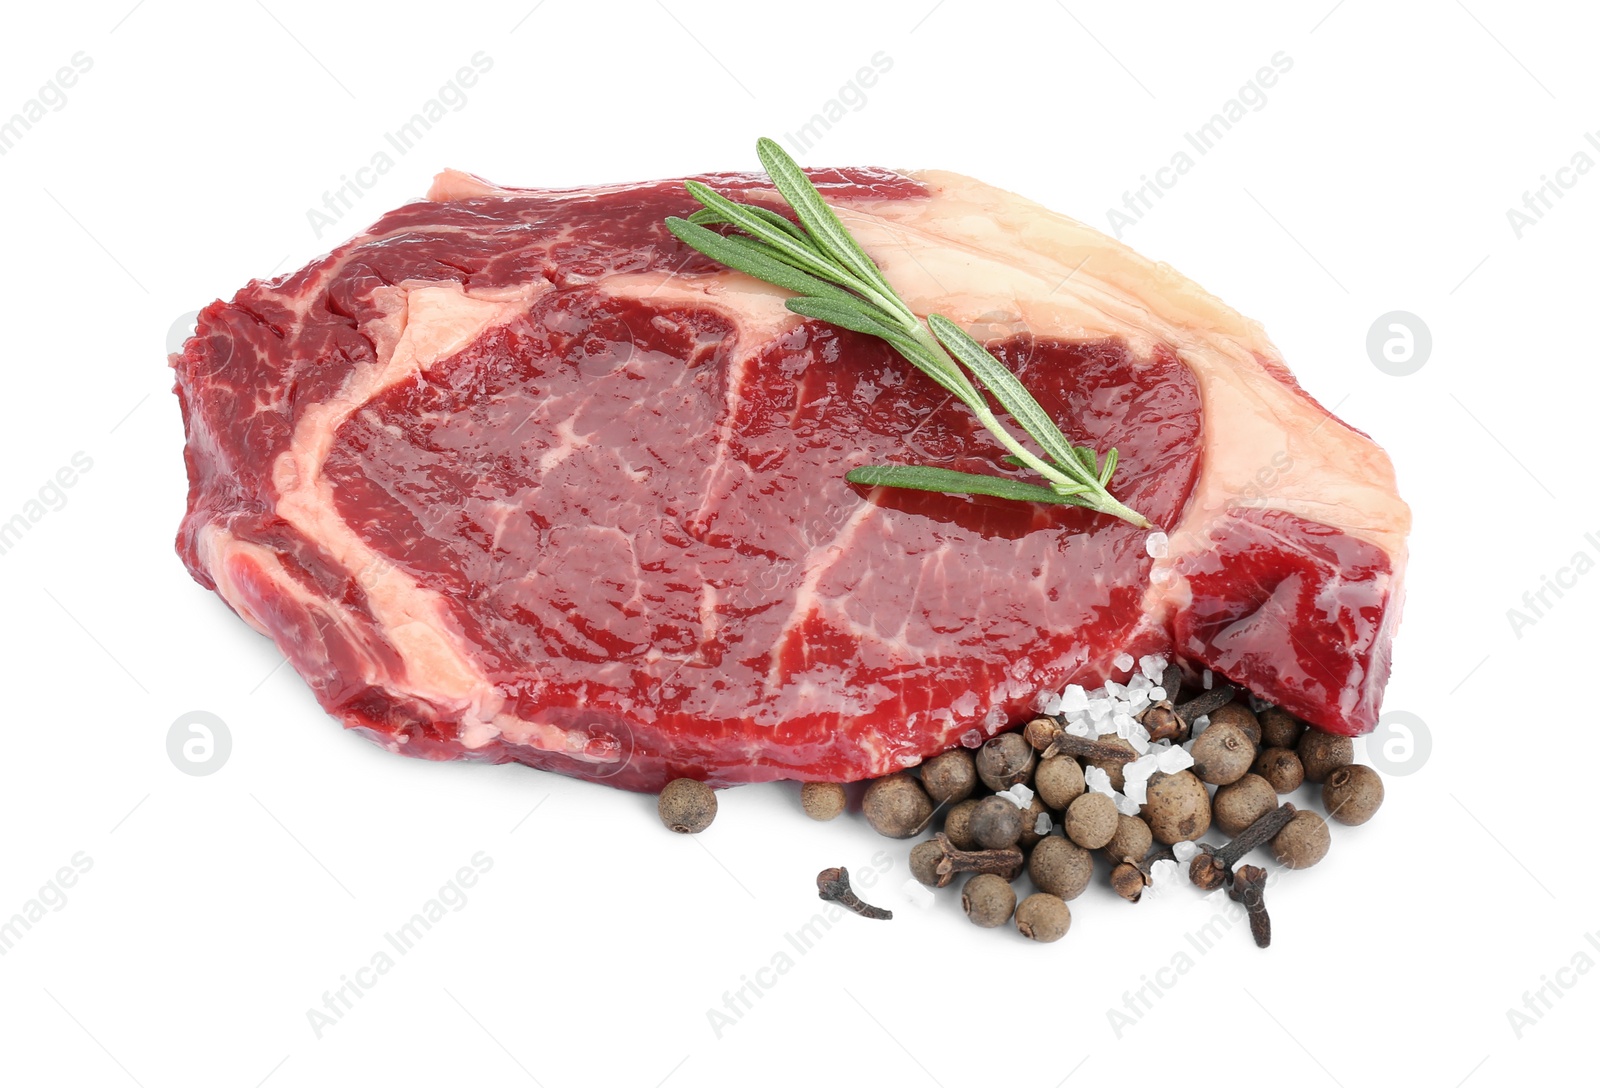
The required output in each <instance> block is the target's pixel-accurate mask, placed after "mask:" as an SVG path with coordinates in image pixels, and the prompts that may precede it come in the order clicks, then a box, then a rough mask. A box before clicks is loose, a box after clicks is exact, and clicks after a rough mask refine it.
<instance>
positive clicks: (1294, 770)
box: [1250, 748, 1306, 793]
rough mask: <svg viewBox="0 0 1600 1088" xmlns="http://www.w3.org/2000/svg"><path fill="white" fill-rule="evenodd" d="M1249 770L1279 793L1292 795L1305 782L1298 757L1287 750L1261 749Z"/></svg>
mask: <svg viewBox="0 0 1600 1088" xmlns="http://www.w3.org/2000/svg"><path fill="white" fill-rule="evenodd" d="M1250 770H1251V771H1253V772H1254V773H1256V774H1258V775H1260V776H1261V777H1262V778H1265V779H1266V780H1267V781H1268V782H1270V783H1272V788H1273V789H1275V790H1277V791H1278V792H1279V793H1293V792H1294V791H1295V790H1297V789H1299V788H1300V784H1301V783H1302V782H1304V781H1305V780H1306V771H1305V768H1304V767H1302V766H1301V765H1300V757H1299V756H1297V755H1295V754H1294V752H1292V751H1291V750H1289V749H1288V748H1263V749H1261V754H1260V755H1258V756H1256V761H1255V763H1253V764H1251V766H1250Z"/></svg>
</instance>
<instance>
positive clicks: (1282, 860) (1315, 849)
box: [1272, 809, 1333, 869]
mask: <svg viewBox="0 0 1600 1088" xmlns="http://www.w3.org/2000/svg"><path fill="white" fill-rule="evenodd" d="M1332 841H1333V840H1332V838H1331V836H1329V834H1328V822H1327V821H1326V820H1324V819H1323V818H1322V817H1321V816H1318V815H1317V814H1316V813H1315V812H1312V811H1310V810H1309V809H1301V810H1300V811H1299V812H1296V813H1295V814H1294V815H1293V816H1292V817H1290V819H1289V822H1288V823H1287V824H1285V825H1284V826H1283V830H1282V831H1280V832H1278V833H1277V835H1275V836H1274V837H1273V839H1272V856H1273V857H1275V858H1277V859H1278V863H1279V864H1280V865H1282V866H1284V868H1286V869H1309V868H1311V867H1312V866H1313V865H1315V864H1316V863H1317V862H1319V861H1321V860H1322V859H1323V858H1324V857H1326V856H1327V854H1328V846H1329V845H1330V844H1331V843H1332Z"/></svg>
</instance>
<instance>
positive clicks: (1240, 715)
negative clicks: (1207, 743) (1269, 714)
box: [1201, 702, 1261, 746]
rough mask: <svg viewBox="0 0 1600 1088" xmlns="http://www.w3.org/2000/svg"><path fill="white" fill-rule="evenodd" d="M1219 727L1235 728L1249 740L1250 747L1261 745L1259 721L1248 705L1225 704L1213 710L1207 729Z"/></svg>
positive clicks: (1237, 703)
mask: <svg viewBox="0 0 1600 1088" xmlns="http://www.w3.org/2000/svg"><path fill="white" fill-rule="evenodd" d="M1219 725H1233V726H1237V727H1238V728H1239V730H1240V731H1241V732H1242V733H1244V735H1245V736H1246V737H1248V738H1249V739H1250V743H1251V745H1252V746H1254V745H1257V744H1260V743H1261V720H1260V719H1259V718H1257V717H1256V713H1255V711H1253V710H1251V709H1250V706H1249V704H1248V703H1240V702H1233V703H1227V704H1226V705H1224V706H1219V707H1218V708H1217V709H1215V710H1213V711H1212V712H1211V725H1210V727H1209V728H1213V729H1214V728H1216V727H1217V726H1219ZM1204 735H1205V734H1204V733H1202V734H1201V736H1204Z"/></svg>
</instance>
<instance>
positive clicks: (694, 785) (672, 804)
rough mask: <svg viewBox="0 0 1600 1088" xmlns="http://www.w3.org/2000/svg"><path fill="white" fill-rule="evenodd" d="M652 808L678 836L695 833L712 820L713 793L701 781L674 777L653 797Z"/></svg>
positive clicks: (715, 803)
mask: <svg viewBox="0 0 1600 1088" xmlns="http://www.w3.org/2000/svg"><path fill="white" fill-rule="evenodd" d="M656 811H657V812H658V813H660V814H661V822H662V823H663V824H665V825H666V826H667V828H668V830H671V831H676V832H678V834H680V835H698V834H699V833H700V832H702V831H704V830H705V829H706V828H708V827H710V826H711V821H712V820H714V819H716V816H717V794H716V791H715V790H713V789H712V788H711V787H710V786H708V785H706V784H705V783H704V782H699V781H696V780H695V779H693V778H674V779H673V780H672V781H671V782H668V783H667V785H666V787H665V788H664V789H663V790H662V791H661V796H660V797H658V798H656Z"/></svg>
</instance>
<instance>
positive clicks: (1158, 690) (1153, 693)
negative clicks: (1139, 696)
mask: <svg viewBox="0 0 1600 1088" xmlns="http://www.w3.org/2000/svg"><path fill="white" fill-rule="evenodd" d="M1145 694H1146V695H1148V696H1150V701H1151V702H1152V703H1159V702H1160V701H1161V700H1163V699H1165V698H1166V697H1167V689H1166V688H1164V687H1162V686H1161V685H1160V684H1157V685H1156V686H1155V687H1153V688H1151V689H1150V690H1149V691H1147V692H1146V693H1145Z"/></svg>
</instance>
